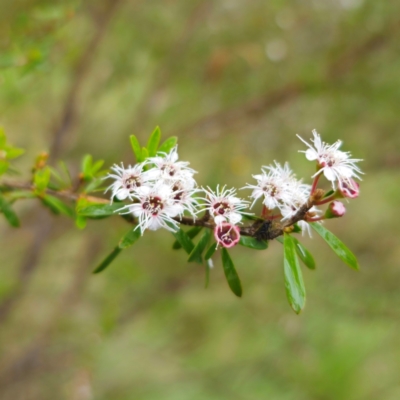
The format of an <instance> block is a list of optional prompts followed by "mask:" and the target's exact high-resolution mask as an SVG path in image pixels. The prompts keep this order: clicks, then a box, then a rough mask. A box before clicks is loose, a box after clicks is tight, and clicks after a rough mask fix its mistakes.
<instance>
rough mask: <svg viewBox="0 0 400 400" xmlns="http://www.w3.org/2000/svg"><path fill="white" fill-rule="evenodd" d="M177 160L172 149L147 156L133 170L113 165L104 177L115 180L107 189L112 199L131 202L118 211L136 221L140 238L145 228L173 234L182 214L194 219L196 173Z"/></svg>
mask: <svg viewBox="0 0 400 400" xmlns="http://www.w3.org/2000/svg"><path fill="white" fill-rule="evenodd" d="M178 158H179V157H178V151H177V147H174V148H173V149H172V150H171V151H170V152H169V153H168V154H166V153H162V154H161V155H158V156H156V157H150V158H148V159H147V160H146V161H144V162H142V163H139V164H136V165H135V166H134V167H131V166H129V167H128V168H124V166H123V164H121V166H118V165H114V166H113V167H112V170H113V173H111V174H109V175H108V176H107V178H112V179H114V182H113V183H112V184H111V185H110V186H109V188H108V189H107V190H111V192H112V193H111V198H112V199H114V198H117V199H118V200H125V199H129V200H131V201H132V203H131V204H128V205H125V206H123V207H122V208H120V209H119V210H118V211H119V212H120V213H121V214H133V216H135V217H136V218H138V227H139V228H140V231H141V233H142V235H143V232H144V231H145V230H146V229H150V230H157V229H159V228H165V229H167V230H170V231H175V230H176V229H177V228H178V222H177V221H176V218H177V217H181V216H182V215H183V214H184V212H185V211H187V212H188V213H189V214H190V215H192V216H193V218H195V217H196V213H197V206H198V204H197V200H196V199H195V198H193V197H192V196H193V194H194V193H195V192H196V191H197V190H198V189H197V188H196V187H197V184H196V181H195V179H194V178H193V175H194V174H195V173H196V171H194V170H193V169H191V168H189V167H188V165H189V163H188V162H183V161H178Z"/></svg>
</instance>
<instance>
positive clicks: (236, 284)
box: [221, 247, 242, 297]
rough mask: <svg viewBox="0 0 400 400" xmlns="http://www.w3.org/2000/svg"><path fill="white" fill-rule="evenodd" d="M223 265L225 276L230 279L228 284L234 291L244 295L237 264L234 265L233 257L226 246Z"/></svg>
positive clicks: (223, 250) (223, 253)
mask: <svg viewBox="0 0 400 400" xmlns="http://www.w3.org/2000/svg"><path fill="white" fill-rule="evenodd" d="M221 255H222V265H223V267H224V272H225V277H226V280H227V281H228V285H229V287H230V288H231V290H232V292H233V293H234V294H235V295H236V296H238V297H241V296H242V285H241V283H240V279H239V276H238V274H237V272H236V269H235V266H234V265H233V262H232V259H231V257H230V255H229V253H228V250H226V248H225V247H223V248H222V251H221Z"/></svg>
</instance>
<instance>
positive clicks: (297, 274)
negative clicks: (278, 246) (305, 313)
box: [283, 233, 306, 314]
mask: <svg viewBox="0 0 400 400" xmlns="http://www.w3.org/2000/svg"><path fill="white" fill-rule="evenodd" d="M283 249H284V251H283V255H284V257H283V270H284V275H285V288H286V296H287V298H288V300H289V304H290V306H291V307H292V308H293V310H294V312H295V313H296V314H299V313H300V312H301V310H302V309H303V308H304V306H305V304H306V289H305V287H304V282H303V276H302V274H301V269H300V265H299V260H298V259H297V255H296V248H295V242H294V241H293V238H292V236H290V235H289V234H287V233H285V234H284V241H283Z"/></svg>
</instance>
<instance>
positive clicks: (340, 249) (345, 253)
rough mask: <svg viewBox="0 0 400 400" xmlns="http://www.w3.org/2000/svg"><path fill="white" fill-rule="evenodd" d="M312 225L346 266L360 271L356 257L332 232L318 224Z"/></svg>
mask: <svg viewBox="0 0 400 400" xmlns="http://www.w3.org/2000/svg"><path fill="white" fill-rule="evenodd" d="M310 225H311V227H312V228H313V229H314V230H315V231H316V232H317V233H318V234H319V235H320V236H321V237H322V238H323V239H324V240H325V241H326V243H328V245H329V246H330V248H331V249H332V250H333V251H334V252H335V253H336V254H337V255H338V256H339V258H340V259H341V260H342V261H343V262H344V263H345V264H347V265H348V266H349V267H351V268H353V269H355V270H358V269H359V265H358V262H357V258H356V256H355V255H354V254H353V253H352V252H351V251H350V250H349V249H348V248H347V247H346V246H345V245H344V244H343V243H342V242H341V241H340V240H339V239H338V238H337V237H336V236H335V235H334V234H333V233H332V232H330V231H328V229H326V228H325V227H324V226H323V225H321V224H318V223H316V222H312V223H311V224H310Z"/></svg>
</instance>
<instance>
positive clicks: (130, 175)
mask: <svg viewBox="0 0 400 400" xmlns="http://www.w3.org/2000/svg"><path fill="white" fill-rule="evenodd" d="M111 169H112V170H113V171H114V172H115V173H114V174H113V173H111V174H108V175H107V176H106V178H112V179H115V181H114V182H113V183H112V184H111V185H110V186H109V187H108V188H107V190H106V192H107V191H108V190H110V189H111V192H112V193H111V201H112V199H113V198H114V197H117V199H118V200H125V199H126V198H129V199H131V198H132V194H133V193H134V192H135V190H136V189H137V188H138V187H141V186H142V185H143V184H144V183H145V181H146V180H147V179H146V178H145V176H144V173H143V172H142V170H143V164H136V165H135V166H134V167H131V166H130V165H129V167H128V168H126V169H125V168H124V165H123V164H122V163H121V167H120V166H119V165H117V164H115V165H113V166H112V167H111Z"/></svg>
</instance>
